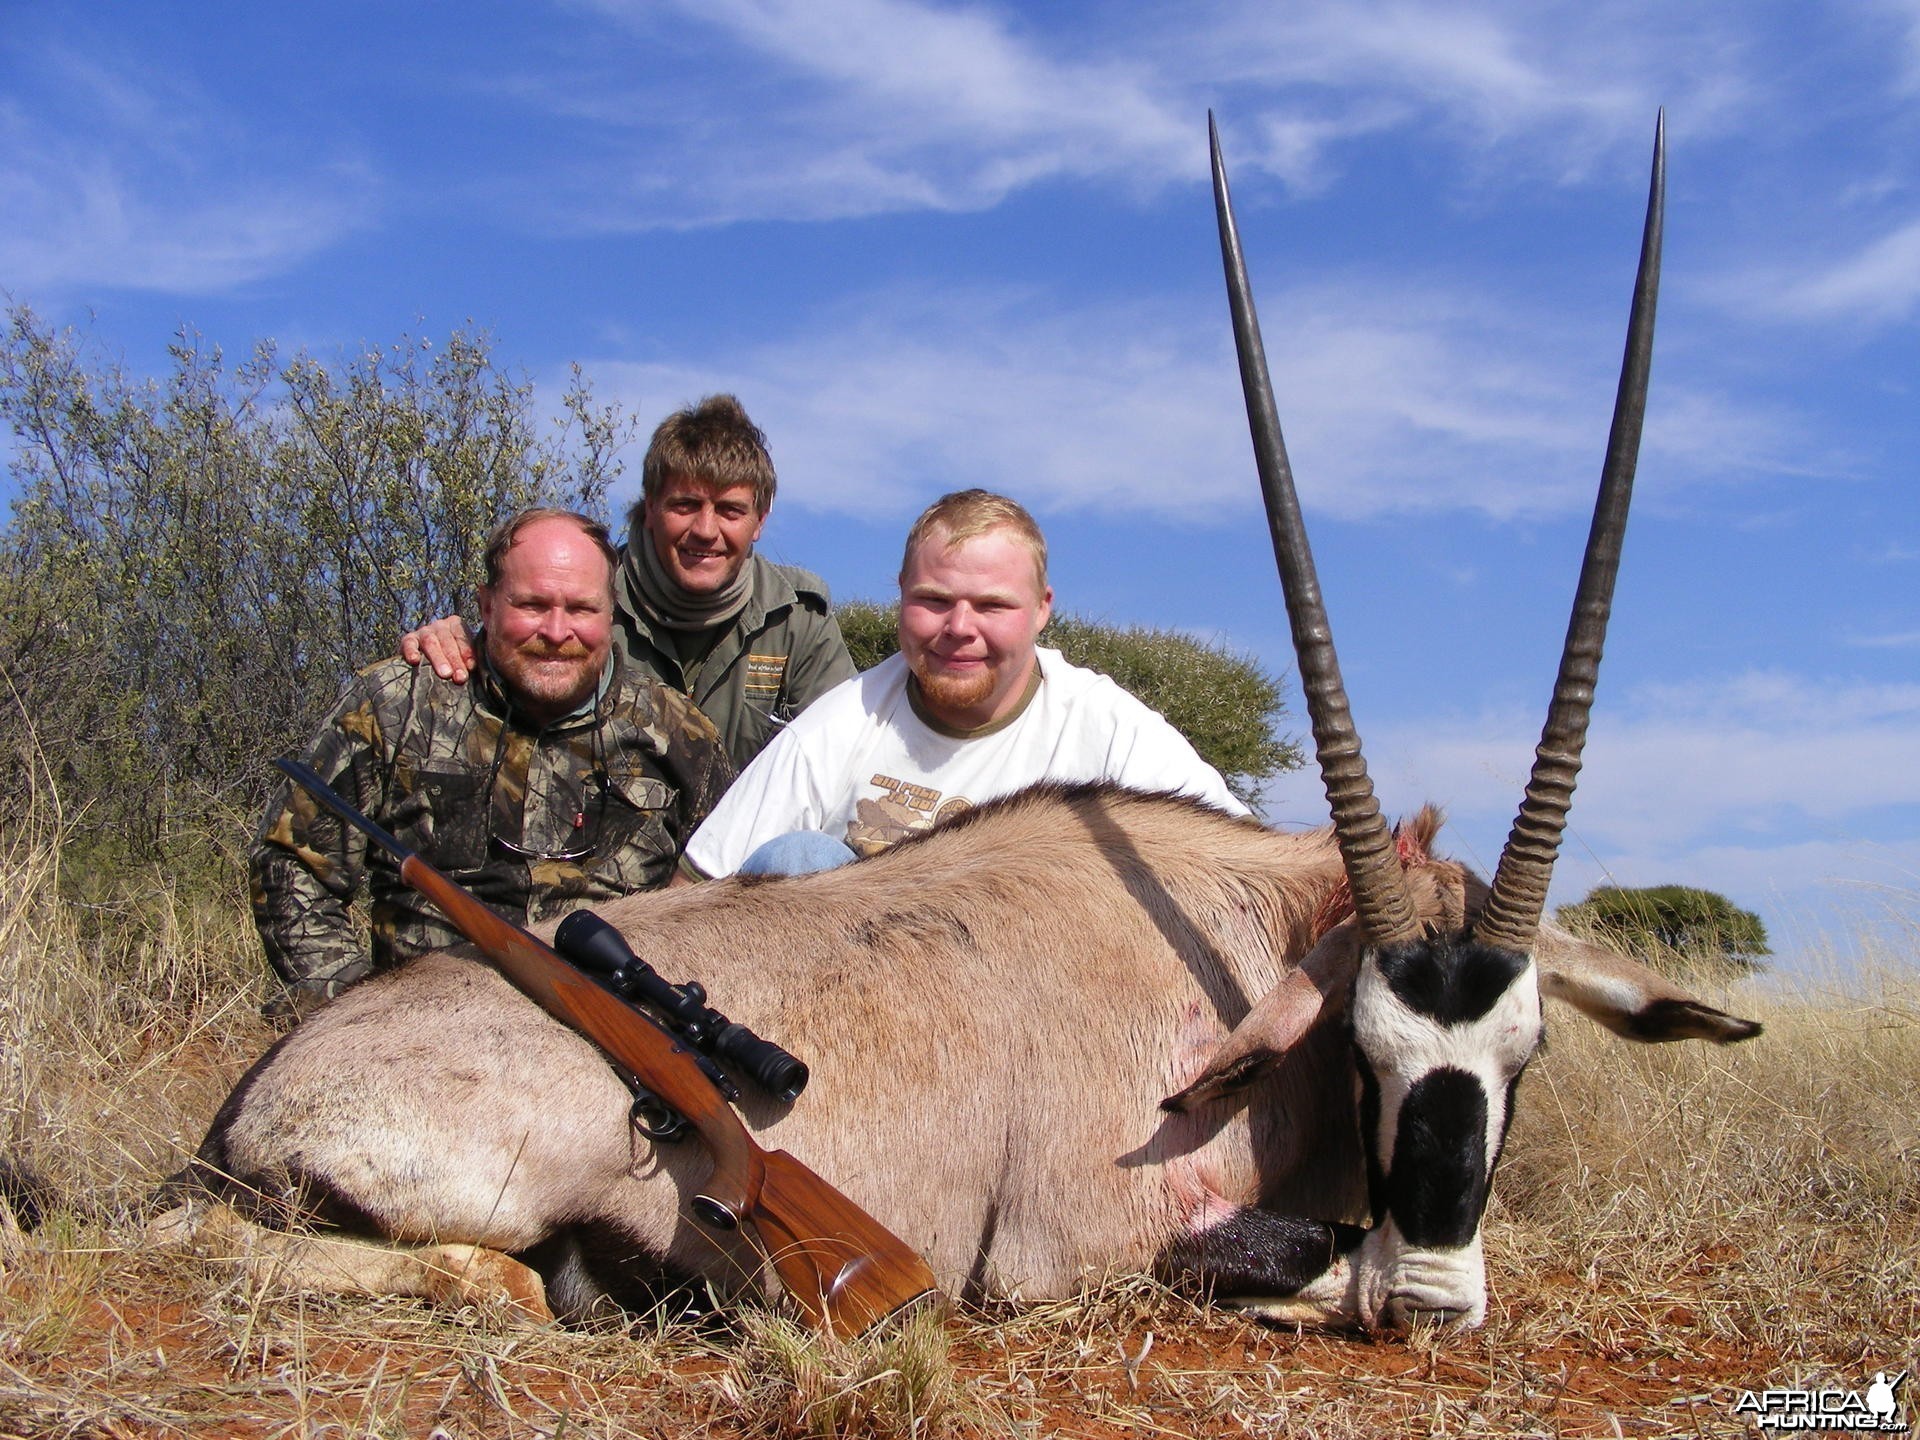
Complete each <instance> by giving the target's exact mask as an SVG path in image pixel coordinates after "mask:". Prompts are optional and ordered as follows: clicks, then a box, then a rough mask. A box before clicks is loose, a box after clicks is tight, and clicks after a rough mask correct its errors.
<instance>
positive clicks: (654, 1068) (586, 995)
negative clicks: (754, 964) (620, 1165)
mask: <svg viewBox="0 0 1920 1440" xmlns="http://www.w3.org/2000/svg"><path fill="white" fill-rule="evenodd" d="M275 763H276V764H277V765H279V767H280V768H281V769H282V770H283V771H285V772H286V773H287V774H288V775H290V776H291V777H292V778H293V779H294V780H295V781H296V782H297V783H298V784H299V785H300V786H302V787H303V788H304V789H306V790H307V791H308V792H310V793H311V794H312V795H313V797H314V799H316V800H318V801H319V802H320V803H321V804H322V805H324V806H326V807H327V809H329V810H331V811H332V812H333V813H334V814H335V815H337V816H339V817H340V818H341V819H342V820H345V821H346V822H347V823H348V824H350V825H353V826H354V827H355V828H357V829H359V830H361V831H363V832H365V834H366V835H367V836H368V837H369V838H371V839H372V840H373V841H374V842H375V843H376V844H378V845H379V846H380V847H381V848H382V849H384V850H386V851H388V852H389V853H391V854H392V855H393V857H394V858H395V859H396V860H398V861H399V862H400V878H401V879H402V880H404V881H405V882H406V883H407V884H408V885H411V886H412V887H413V888H414V889H415V890H418V891H419V892H420V893H421V894H422V895H424V896H426V897H427V899H429V900H431V901H432V902H433V903H434V904H435V905H437V906H438V907H439V908H440V910H441V912H442V913H444V914H445V915H446V917H447V918H448V919H449V920H451V921H452V922H453V925H454V928H455V929H457V930H459V932H460V933H461V934H462V935H465V936H466V937H467V939H469V940H471V941H472V942H473V943H474V944H475V945H477V946H479V947H480V950H481V951H482V953H484V954H485V955H486V957H487V958H488V959H489V960H491V961H492V962H493V964H494V966H495V967H496V968H497V969H498V970H499V971H500V973H501V974H502V975H504V976H506V978H507V979H508V980H510V981H512V982H513V984H514V985H515V986H516V987H517V988H518V989H519V990H520V991H521V992H522V993H524V994H525V995H526V996H527V998H528V999H530V1000H532V1001H533V1002H534V1003H535V1004H536V1005H538V1006H540V1008H541V1009H543V1010H545V1011H546V1012H547V1013H548V1014H549V1015H551V1016H553V1018H554V1019H556V1020H558V1021H560V1023H561V1024H563V1025H566V1026H568V1027H570V1028H572V1029H574V1030H577V1031H579V1032H580V1033H581V1034H582V1035H584V1036H586V1038H587V1039H589V1040H591V1041H592V1042H593V1043H594V1044H595V1045H597V1046H599V1047H600V1049H601V1050H602V1051H604V1052H605V1053H606V1055H607V1056H608V1058H609V1059H611V1060H612V1061H613V1063H614V1064H615V1065H617V1066H620V1067H622V1068H623V1069H625V1070H626V1071H628V1072H630V1073H631V1074H632V1075H633V1076H635V1077H636V1078H637V1079H638V1080H639V1082H640V1083H641V1084H642V1085H644V1086H645V1087H646V1088H647V1089H648V1090H650V1091H651V1092H652V1093H653V1094H654V1095H656V1096H658V1097H659V1098H660V1100H661V1101H663V1102H664V1103H665V1104H667V1105H668V1106H670V1107H671V1108H672V1109H673V1110H674V1111H676V1112H677V1113H678V1114H679V1115H681V1116H682V1117H684V1118H685V1119H686V1121H687V1123H688V1124H689V1125H691V1126H692V1127H693V1129H694V1131H695V1133H697V1134H698V1135H699V1136H700V1139H701V1140H702V1141H703V1142H704V1143H705V1145H706V1147H707V1150H708V1152H709V1153H710V1154H711V1155H712V1156H713V1174H712V1176H711V1177H709V1179H708V1181H707V1184H706V1186H705V1188H704V1189H702V1190H701V1191H700V1192H699V1193H697V1194H696V1195H695V1196H694V1197H693V1201H692V1207H691V1208H692V1210H693V1213H694V1216H695V1218H697V1219H698V1220H700V1221H701V1223H703V1224H705V1225H707V1226H709V1227H710V1228H712V1229H715V1230H721V1231H732V1230H740V1229H744V1231H745V1233H746V1234H747V1236H748V1238H749V1239H750V1240H752V1241H753V1242H754V1244H755V1245H756V1247H757V1248H758V1249H759V1250H760V1252H761V1253H762V1254H763V1255H764V1256H765V1257H766V1258H767V1259H768V1260H769V1261H770V1262H771V1263H772V1265H773V1268H774V1272H775V1273H776V1274H778V1275H779V1277H780V1283H781V1285H782V1286H783V1287H784V1288H785V1290H786V1292H787V1293H788V1294H789V1295H791V1296H792V1297H793V1299H794V1302H795V1303H796V1304H797V1305H799V1307H800V1309H801V1312H802V1313H803V1314H804V1315H805V1317H806V1319H807V1322H808V1323H809V1324H811V1325H815V1326H818V1327H820V1328H822V1329H825V1330H827V1331H829V1332H830V1333H833V1334H836V1335H854V1334H858V1333H859V1332H861V1331H863V1330H866V1329H868V1328H869V1327H870V1326H873V1325H875V1324H877V1323H879V1322H880V1321H882V1320H884V1319H886V1318H887V1316H889V1315H891V1314H893V1313H894V1312H895V1311H897V1310H899V1309H901V1308H902V1307H903V1306H906V1305H909V1304H911V1303H912V1302H914V1301H915V1300H918V1299H920V1298H921V1297H923V1296H926V1295H930V1294H933V1293H935V1291H936V1289H937V1287H936V1286H935V1283H934V1278H933V1272H932V1271H931V1270H929V1269H928V1268H927V1264H926V1262H925V1261H924V1260H922V1259H921V1258H920V1257H919V1256H918V1255H916V1254H915V1253H914V1252H913V1251H912V1250H910V1249H908V1248H907V1245H906V1242H904V1241H903V1240H901V1239H900V1238H899V1237H898V1236H897V1235H895V1234H894V1233H893V1232H892V1231H890V1230H888V1229H887V1228H886V1227H885V1226H884V1225H882V1224H881V1223H880V1222H879V1221H878V1220H875V1219H874V1218H873V1217H872V1216H871V1215H869V1214H867V1212H866V1211H864V1210H862V1209H861V1208H860V1207H859V1206H858V1205H856V1204H854V1203H853V1201H851V1200H849V1199H848V1198H847V1197H846V1196H844V1195H842V1194H841V1193H840V1192H839V1191H838V1190H835V1189H834V1188H833V1187H832V1186H831V1185H829V1184H827V1182H826V1181H824V1180H822V1179H821V1178H820V1177H819V1176H818V1175H816V1174H814V1173H813V1171H811V1170H809V1169H808V1168H807V1167H806V1166H805V1165H802V1164H801V1163H800V1162H799V1161H798V1160H796V1159H794V1158H793V1157H792V1156H791V1155H789V1154H787V1153H786V1151H784V1150H765V1149H762V1148H761V1147H760V1146H759V1145H758V1144H757V1143H755V1141H754V1139H753V1137H752V1136H751V1135H749V1134H748V1133H747V1127H746V1125H745V1124H744V1123H743V1122H742V1121H741V1119H740V1117H739V1116H738V1115H737V1114H735V1113H734V1111H733V1107H732V1106H730V1105H728V1104H727V1102H726V1100H725V1099H724V1098H723V1097H722V1096H721V1094H720V1092H719V1091H718V1090H717V1089H715V1088H714V1084H713V1082H712V1081H711V1080H710V1079H709V1078H708V1077H707V1075H706V1074H705V1072H704V1071H702V1069H701V1068H700V1066H699V1064H698V1063H697V1062H696V1060H695V1058H694V1056H693V1055H692V1054H690V1053H689V1052H688V1051H687V1049H686V1048H685V1047H684V1046H682V1045H681V1044H680V1043H678V1042H677V1041H676V1040H675V1039H674V1038H673V1036H671V1035H669V1034H668V1033H667V1032H666V1031H665V1030H663V1029H662V1028H661V1027H660V1026H659V1025H658V1024H657V1023H655V1022H654V1021H653V1020H652V1019H650V1018H649V1017H648V1016H646V1015H645V1014H643V1013H642V1012H640V1011H638V1010H636V1009H634V1008H633V1007H632V1006H631V1005H629V1004H627V1003H626V1002H625V1001H624V1000H622V999H620V998H619V997H618V996H616V995H614V994H613V993H612V992H611V991H609V990H607V989H605V988H603V987H602V986H601V985H600V984H598V983H597V982H595V981H594V980H591V979H589V978H588V977H587V976H586V975H584V974H582V973H581V972H580V971H579V970H578V969H576V968H575V967H574V966H573V965H571V964H570V963H568V962H567V961H566V960H565V959H563V958H562V957H561V956H560V955H559V954H558V953H557V952H556V951H554V949H553V948H552V947H551V946H549V945H547V944H545V943H544V942H542V941H541V940H540V939H538V938H537V937H535V936H533V935H530V934H528V933H527V932H526V931H525V930H522V929H521V928H520V927H519V926H518V925H515V924H514V923H513V922H512V921H510V920H506V919H503V918H501V917H500V916H498V915H496V914H494V913H493V911H491V910H489V909H488V908H487V907H486V906H485V905H484V904H482V903H481V902H480V901H479V900H477V899H475V898H474V897H473V896H472V895H470V894H468V893H467V892H466V891H465V890H463V889H461V888H460V886H458V885H456V884H455V883H454V882H453V881H451V880H449V879H448V878H447V877H446V876H445V875H442V874H441V873H440V872H439V871H438V870H436V869H434V867H433V866H432V865H430V864H428V863H427V861H425V860H424V859H422V858H421V857H420V855H419V853H418V852H416V851H414V850H413V849H411V848H410V847H408V846H406V845H404V844H402V843H401V842H400V841H399V840H398V839H396V838H395V837H394V836H393V835H391V834H389V833H388V832H387V831H386V830H384V829H382V828H381V827H380V826H379V825H376V824H375V823H374V822H373V821H371V820H369V819H368V818H367V817H366V816H365V815H362V814H361V813H360V812H359V811H358V810H356V809H354V807H353V806H351V805H349V804H348V803H347V802H346V801H345V800H343V799H341V798H340V796H338V795H336V794H335V793H334V792H333V791H332V790H331V789H330V788H329V787H328V786H327V783H326V782H325V781H324V780H322V779H321V778H320V777H319V776H318V775H317V774H315V773H314V772H313V771H312V770H311V769H309V768H308V767H307V766H305V765H302V764H300V763H298V762H297V761H292V760H280V761H276V762H275Z"/></svg>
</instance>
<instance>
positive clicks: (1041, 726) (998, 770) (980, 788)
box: [686, 646, 1248, 877]
mask: <svg viewBox="0 0 1920 1440" xmlns="http://www.w3.org/2000/svg"><path fill="white" fill-rule="evenodd" d="M1036 653H1037V654H1038V656H1039V659H1040V677H1041V680H1040V684H1039V686H1038V687H1037V688H1036V690H1035V692H1034V694H1033V696H1032V698H1031V699H1030V700H1029V701H1028V703H1027V704H1026V706H1025V707H1024V708H1022V709H1021V710H1019V711H1018V712H1016V713H1015V714H1014V715H1012V716H1009V717H1008V718H1007V719H1005V720H1002V721H1000V722H998V723H997V724H995V725H993V726H990V727H988V728H986V729H985V730H981V731H974V732H971V733H969V734H966V735H964V736H963V735H956V734H953V733H950V732H947V731H944V730H940V729H935V728H934V727H933V726H931V725H929V724H928V723H927V722H926V721H925V720H923V719H922V718H921V717H920V715H919V713H918V712H917V711H916V710H915V709H914V706H913V703H912V701H911V700H910V699H909V698H908V694H907V675H908V671H907V662H906V660H905V659H904V658H903V657H902V656H899V655H894V656H892V657H890V658H888V659H887V660H884V661H882V662H881V663H880V664H878V665H876V666H874V668H873V669H871V670H869V671H867V672H866V673H865V674H862V675H856V676H855V677H854V678H853V679H851V680H848V681H846V682H845V683H844V684H841V685H839V686H836V687H835V688H834V689H832V690H829V691H828V692H827V693H826V694H825V695H822V696H821V697H820V698H819V699H818V700H816V701H814V702H813V704H811V705H809V706H808V707H807V708H806V709H805V710H804V711H802V712H801V714H800V715H799V716H798V717H797V718H796V719H795V720H794V721H793V723H792V724H790V725H788V726H787V728H786V729H785V730H784V731H782V732H781V733H780V734H779V735H778V736H776V737H775V739H774V741H773V743H772V744H770V745H768V746H767V748H766V749H765V750H763V751H762V752H761V753H760V754H759V755H758V756H756V757H755V759H754V761H753V763H752V764H751V765H749V766H747V768H746V769H745V770H744V771H742V772H741V775H740V778H739V779H738V780H737V781H735V782H734V784H733V787H732V788H731V789H730V790H728V791H727V793H726V794H725V795H724V796H723V797H721V800H720V803H719V804H718V805H717V806H715V807H714V809H713V813H712V814H711V815H709V816H708V817H707V819H706V822H705V823H704V824H702V825H701V826H700V828H699V829H698V830H696V831H695V832H694V835H693V838H692V840H690V841H689V842H688V844H687V852H686V858H687V860H688V861H689V862H690V863H691V864H692V865H693V867H694V868H695V869H697V870H698V871H699V872H700V873H701V874H703V875H706V876H710V877H718V876H721V875H731V874H732V873H733V872H734V871H735V870H737V869H739V868H740V864H741V862H742V861H744V860H745V859H746V858H747V856H748V855H750V854H752V853H753V851H754V850H756V849H757V848H758V847H759V846H761V845H762V844H764V843H765V842H766V841H768V840H771V839H773V838H774V837H775V836H778V835H785V834H787V833H788V832H789V831H793V830H823V831H825V832H826V833H827V834H829V835H832V836H834V837H836V838H838V839H844V840H845V841H846V842H847V844H848V845H849V846H850V847H851V848H852V849H853V850H854V852H855V853H856V854H862V855H866V854H872V853H873V852H875V851H877V850H883V849H885V848H886V847H887V846H888V845H890V844H892V843H894V842H895V841H896V840H899V839H901V838H902V837H903V836H905V835H906V834H908V833H911V832H912V831H914V830H924V829H927V828H929V827H931V826H932V825H933V824H934V823H935V822H937V821H939V820H942V819H946V818H949V817H951V816H953V815H955V814H958V813H959V812H960V811H962V810H966V809H971V808H972V807H973V806H975V805H979V804H983V803H984V802H986V801H988V800H994V799H998V798H999V797H1000V796H1002V795H1010V794H1012V793H1013V792H1014V791H1016V790H1019V789H1022V788H1024V787H1026V786H1028V785H1032V784H1034V783H1036V782H1037V781H1041V780H1060V781H1065V782H1069V783H1072V782H1079V781H1090V780H1111V781H1114V782H1115V783H1117V784H1121V785H1126V786H1130V787H1131V788H1133V789H1136V790H1172V791H1178V792H1180V793H1182V794H1186V795H1191V796H1193V797H1194V798H1196V799H1199V800H1203V801H1205V802H1206V803H1207V804H1209V805H1212V806H1215V807H1216V808H1218V809H1221V810H1225V811H1227V812H1228V813H1229V814H1233V815H1245V814H1247V813H1248V812H1247V807H1246V806H1245V805H1242V804H1241V803H1240V802H1239V801H1238V800H1236V799H1235V798H1234V797H1233V794H1232V792H1231V791H1229V790H1228V789H1227V785H1226V781H1224V780H1222V779H1221V778H1220V774H1219V772H1218V771H1216V770H1215V769H1214V768H1213V767H1212V766H1211V765H1209V764H1207V762H1206V761H1204V760H1202V759H1201V758H1200V756H1199V754H1198V753H1197V752H1196V751H1195V750H1194V748H1193V746H1192V745H1190V744H1189V743H1188V742H1187V739H1186V737H1185V736H1184V735H1182V734H1181V733H1180V732H1179V731H1178V730H1176V729H1174V728H1173V726H1172V725H1170V724H1168V723H1167V721H1166V719H1165V718H1164V717H1162V716H1161V715H1160V714H1159V713H1158V712H1157V711H1155V710H1153V709H1151V708H1149V707H1148V706H1146V705H1144V704H1142V703H1141V702H1140V701H1139V700H1137V699H1135V698H1134V697H1133V696H1132V695H1129V694H1128V693H1127V692H1126V691H1125V690H1123V689H1121V688H1120V687H1119V686H1118V685H1116V684H1114V682H1113V681H1112V680H1110V679H1108V678H1107V677H1106V676H1104V675H1101V674H1098V673H1096V672H1095V671H1092V670H1083V669H1081V668H1080V667H1079V666H1077V665H1070V664H1068V663H1067V661H1066V660H1065V659H1063V658H1062V657H1061V655H1060V652H1059V651H1057V650H1049V649H1047V648H1046V647H1044V646H1040V647H1036Z"/></svg>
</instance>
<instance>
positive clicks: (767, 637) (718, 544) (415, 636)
mask: <svg viewBox="0 0 1920 1440" xmlns="http://www.w3.org/2000/svg"><path fill="white" fill-rule="evenodd" d="M641 474H642V480H641V486H642V490H641V498H640V501H639V503H638V504H636V505H635V506H634V507H633V510H632V512H631V514H630V515H629V516H628V531H627V544H626V547H625V550H624V552H623V559H622V562H621V565H620V569H619V574H618V576H617V578H616V580H615V584H614V610H615V615H616V620H617V638H618V641H619V644H620V646H621V648H622V650H623V651H624V653H625V655H626V658H627V659H628V660H629V661H630V662H631V663H632V664H633V665H635V666H636V667H638V668H639V669H641V670H644V671H646V672H647V673H648V674H650V675H652V676H653V677H654V678H655V679H657V680H659V681H661V682H662V683H663V684H666V685H669V686H671V687H673V688H674V689H676V690H678V691H679V692H680V693H681V694H683V695H686V696H688V697H689V698H691V699H692V700H693V701H694V703H695V704H697V705H698V706H699V707H700V709H701V710H702V711H704V712H705V713H706V715H707V718H708V719H710V720H712V721H713V723H714V725H715V727H716V728H718V730H719V731H720V738H721V740H722V741H723V742H724V743H725V745H726V747H727V754H728V756H729V757H730V758H731V759H732V761H733V763H734V765H735V767H736V768H740V769H744V768H745V767H746V765H747V762H748V761H750V760H752V759H753V757H754V756H756V755H758V754H759V753H760V751H761V750H762V749H763V748H765V746H766V744H767V742H768V741H769V740H771V739H772V738H773V737H774V736H775V735H776V734H778V733H779V731H780V729H781V727H783V726H784V725H785V724H786V723H787V721H789V720H791V719H792V718H793V717H794V716H795V715H797V714H798V713H799V712H800V711H801V710H803V709H805V708H806V707H807V706H808V705H809V704H811V703H812V702H813V701H814V700H815V699H817V698H818V697H819V696H821V695H824V694H825V693H826V692H827V691H829V690H831V689H833V687H834V686H836V685H838V684H839V683H840V682H841V681H843V680H848V679H851V678H852V677H853V674H854V667H853V659H852V657H851V656H850V655H848V653H847V643H846V641H845V639H844V638H842V636H841V634H840V626H839V623H838V622H837V621H836V620H835V619H834V618H833V612H832V609H831V608H830V606H829V602H828V596H827V587H826V585H825V583H824V582H823V581H821V579H820V578H819V577H818V576H817V575H814V574H812V573H811V572H810V571H806V570H802V569H800V568H799V567H798V566H794V565H776V564H774V563H773V562H772V561H770V560H767V559H765V558H764V557H762V556H760V555H757V554H755V553H754V549H753V547H754V545H755V544H756V543H757V542H758V541H759V539H760V532H761V531H762V529H764V528H765V526H766V523H767V512H768V511H769V510H770V509H771V508H772V506H773V496H774V490H775V488H776V477H775V475H774V470H773V459H772V457H771V456H770V455H769V454H768V453H767V441H766V436H765V435H764V434H762V433H761V431H760V428H759V427H758V426H757V425H755V424H754V423H753V421H751V420H750V419H748V418H747V412H746V411H745V410H744V409H742V408H741V406H740V402H739V401H738V400H736V399H735V398H734V397H733V396H731V395H709V396H708V397H707V398H706V399H704V400H702V401H701V402H700V403H699V404H698V405H695V406H691V407H689V408H688V409H684V410H676V411H675V412H674V413H673V414H671V415H669V416H668V417H667V418H666V419H665V420H663V421H661V422H660V426H659V428H658V429H657V430H655V431H654V432H653V440H652V442H651V443H650V444H649V445H648V447H647V456H646V461H645V463H644V465H643V467H642V472H641ZM400 652H401V654H403V655H404V656H406V658H407V659H409V660H417V659H421V658H425V659H426V660H428V661H429V662H431V663H432V665H433V667H434V669H435V671H436V673H438V674H439V675H440V676H441V677H442V678H445V679H450V680H453V681H454V682H455V683H458V682H459V681H461V680H464V679H465V678H466V675H467V672H468V670H469V669H470V668H471V667H472V665H473V658H474V657H473V652H472V646H471V645H470V644H469V643H468V642H467V639H466V629H465V627H464V626H463V625H462V624H461V622H460V620H459V618H458V617H448V618H447V619H444V620H438V621H435V622H433V623H432V624H429V625H425V626H422V627H421V628H420V629H419V630H416V631H414V632H413V633H411V634H409V635H406V636H403V637H402V638H401V641H400Z"/></svg>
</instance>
